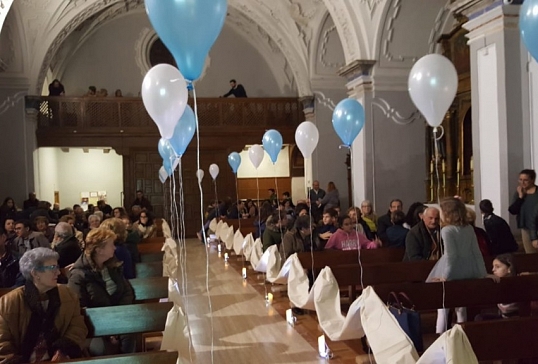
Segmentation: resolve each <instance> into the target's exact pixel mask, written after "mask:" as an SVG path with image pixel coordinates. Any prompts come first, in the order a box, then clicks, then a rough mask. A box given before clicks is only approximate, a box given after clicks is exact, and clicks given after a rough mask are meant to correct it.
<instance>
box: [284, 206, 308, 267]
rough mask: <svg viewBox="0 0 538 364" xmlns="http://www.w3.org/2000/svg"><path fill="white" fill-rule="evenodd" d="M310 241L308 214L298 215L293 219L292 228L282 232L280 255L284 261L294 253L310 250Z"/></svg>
mask: <svg viewBox="0 0 538 364" xmlns="http://www.w3.org/2000/svg"><path fill="white" fill-rule="evenodd" d="M312 242H313V240H312V223H311V221H310V216H300V217H298V218H297V221H295V226H294V227H293V229H291V230H289V231H287V232H286V234H284V239H283V240H282V247H281V249H280V255H281V256H282V258H283V260H284V261H285V260H286V259H288V258H289V256H290V255H292V254H294V253H301V252H305V251H310V250H311V247H312V246H313V244H312Z"/></svg>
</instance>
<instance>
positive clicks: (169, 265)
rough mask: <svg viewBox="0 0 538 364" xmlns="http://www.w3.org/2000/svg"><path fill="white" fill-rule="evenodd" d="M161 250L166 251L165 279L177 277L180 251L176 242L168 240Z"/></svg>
mask: <svg viewBox="0 0 538 364" xmlns="http://www.w3.org/2000/svg"><path fill="white" fill-rule="evenodd" d="M161 250H162V251H164V256H163V277H177V264H178V258H177V256H178V251H177V243H176V241H175V240H174V239H171V238H167V239H166V240H165V241H164V244H163V247H162V248H161Z"/></svg>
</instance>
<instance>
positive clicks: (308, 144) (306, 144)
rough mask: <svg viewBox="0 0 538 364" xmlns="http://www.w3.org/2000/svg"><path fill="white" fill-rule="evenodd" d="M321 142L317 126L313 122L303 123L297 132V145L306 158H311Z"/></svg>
mask: <svg viewBox="0 0 538 364" xmlns="http://www.w3.org/2000/svg"><path fill="white" fill-rule="evenodd" d="M318 141H319V131H318V128H317V126H316V125H315V124H314V123H313V122H311V121H303V122H302V123H301V124H299V126H298V127H297V130H295V143H296V144H297V147H298V148H299V150H300V151H301V153H302V154H303V157H304V158H310V157H311V156H312V152H313V151H314V149H316V147H317V145H318Z"/></svg>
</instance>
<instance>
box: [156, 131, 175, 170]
mask: <svg viewBox="0 0 538 364" xmlns="http://www.w3.org/2000/svg"><path fill="white" fill-rule="evenodd" d="M157 150H158V151H159V154H160V155H161V158H162V159H163V165H164V166H165V168H166V166H167V165H166V163H169V166H170V168H172V163H173V162H174V159H176V153H175V152H174V149H173V148H172V146H171V145H170V142H169V141H168V140H166V139H164V138H161V140H159V144H158V145H157Z"/></svg>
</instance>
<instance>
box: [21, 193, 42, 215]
mask: <svg viewBox="0 0 538 364" xmlns="http://www.w3.org/2000/svg"><path fill="white" fill-rule="evenodd" d="M38 204H39V200H38V199H37V198H36V196H35V192H30V193H29V194H28V200H25V201H24V203H23V210H25V211H26V210H28V209H29V208H31V207H33V208H37V205H38Z"/></svg>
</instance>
